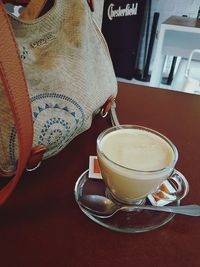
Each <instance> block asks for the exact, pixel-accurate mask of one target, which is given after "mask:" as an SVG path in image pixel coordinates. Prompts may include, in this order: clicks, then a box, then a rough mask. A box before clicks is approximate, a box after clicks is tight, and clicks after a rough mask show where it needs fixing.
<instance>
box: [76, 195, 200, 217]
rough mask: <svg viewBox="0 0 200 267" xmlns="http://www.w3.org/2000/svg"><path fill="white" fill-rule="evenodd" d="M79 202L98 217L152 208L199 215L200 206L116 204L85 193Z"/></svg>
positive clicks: (107, 199) (102, 197) (104, 198)
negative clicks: (122, 211) (121, 211)
mask: <svg viewBox="0 0 200 267" xmlns="http://www.w3.org/2000/svg"><path fill="white" fill-rule="evenodd" d="M79 204H80V205H81V206H82V207H83V208H85V209H86V210H88V211H89V212H90V213H91V214H93V215H94V216H96V217H100V218H109V217H111V216H113V215H114V214H115V213H116V212H118V211H119V210H125V211H134V210H153V211H164V212H172V213H177V214H182V215H189V216H200V206H199V205H196V204H193V205H183V206H163V207H158V206H150V205H126V206H125V205H124V206H121V205H117V204H115V203H114V202H113V201H112V200H111V199H109V198H107V197H104V196H100V195H85V196H81V197H80V198H79Z"/></svg>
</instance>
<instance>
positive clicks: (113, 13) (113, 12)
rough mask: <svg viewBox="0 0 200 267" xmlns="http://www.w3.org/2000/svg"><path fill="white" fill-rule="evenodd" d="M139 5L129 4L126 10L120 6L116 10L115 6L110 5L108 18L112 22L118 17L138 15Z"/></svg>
mask: <svg viewBox="0 0 200 267" xmlns="http://www.w3.org/2000/svg"><path fill="white" fill-rule="evenodd" d="M137 10H138V3H133V4H127V5H126V7H125V8H121V6H119V7H118V8H116V9H115V5H114V4H110V5H109V7H108V18H109V19H110V20H112V19H113V18H116V17H127V16H135V15H137Z"/></svg>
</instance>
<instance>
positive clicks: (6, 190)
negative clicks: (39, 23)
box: [0, 0, 33, 205]
mask: <svg viewBox="0 0 200 267" xmlns="http://www.w3.org/2000/svg"><path fill="white" fill-rule="evenodd" d="M21 2H24V1H21ZM0 25H1V27H0V78H1V80H2V82H3V88H4V91H5V94H6V95H7V98H8V101H9V105H10V108H11V112H12V114H13V119H14V122H15V127H16V131H17V140H18V151H19V152H18V153H19V155H18V164H17V169H16V173H15V175H14V176H13V178H12V179H11V180H10V181H9V182H8V184H7V185H6V186H5V187H3V188H2V189H1V190H0V205H2V204H3V203H4V202H5V201H6V200H7V198H8V197H9V195H10V194H11V193H12V191H13V189H14V188H15V186H16V184H17V182H18V181H19V178H20V176H21V175H22V173H23V170H24V168H25V167H26V163H27V161H28V159H29V157H30V153H31V149H32V142H33V121H32V113H31V106H30V102H29V95H28V89H27V85H26V81H25V77H24V73H23V67H22V63H21V59H20V55H19V52H18V48H17V45H16V41H15V36H14V33H13V30H12V27H11V25H10V22H9V19H8V16H7V13H6V11H5V9H4V4H3V2H2V0H0Z"/></svg>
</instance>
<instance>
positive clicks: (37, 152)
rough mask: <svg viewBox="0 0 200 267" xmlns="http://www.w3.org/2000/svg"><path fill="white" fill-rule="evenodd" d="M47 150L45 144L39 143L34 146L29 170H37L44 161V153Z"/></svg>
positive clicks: (28, 166)
mask: <svg viewBox="0 0 200 267" xmlns="http://www.w3.org/2000/svg"><path fill="white" fill-rule="evenodd" d="M46 151H47V149H46V147H45V146H44V145H37V146H35V147H33V148H32V151H31V155H30V158H29V161H28V163H27V167H26V170H27V171H28V172H31V171H35V170H36V169H37V168H39V166H40V165H41V163H42V159H43V155H44V153H45V152H46Z"/></svg>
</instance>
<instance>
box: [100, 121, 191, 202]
mask: <svg viewBox="0 0 200 267" xmlns="http://www.w3.org/2000/svg"><path fill="white" fill-rule="evenodd" d="M97 156H98V161H99V166H100V169H101V174H102V177H103V180H104V182H105V184H106V187H107V190H108V194H109V195H111V197H112V198H114V199H115V200H117V201H118V202H120V203H125V204H135V203H137V204H139V203H142V202H144V200H145V199H146V197H147V196H148V195H149V194H152V193H154V192H156V191H157V190H158V188H159V186H160V185H161V184H162V183H163V182H164V181H165V180H170V179H172V180H173V179H174V178H173V175H172V174H173V173H174V171H175V165H176V163H177V160H178V151H177V148H176V147H175V145H174V144H173V143H172V142H171V141H170V140H169V139H168V138H167V137H165V136H164V135H162V134H160V133H159V132H157V131H154V130H152V129H149V128H146V127H143V126H137V125H119V126H114V127H111V128H108V129H106V130H105V131H103V132H102V133H101V134H100V135H99V136H98V138H97ZM173 182H174V183H176V186H177V195H176V198H175V200H179V199H181V198H183V197H185V195H186V194H187V193H188V190H189V185H188V182H187V180H186V179H185V177H184V176H180V175H179V176H178V179H177V177H176V178H175V179H174V181H173ZM180 192H181V194H179V193H180Z"/></svg>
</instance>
